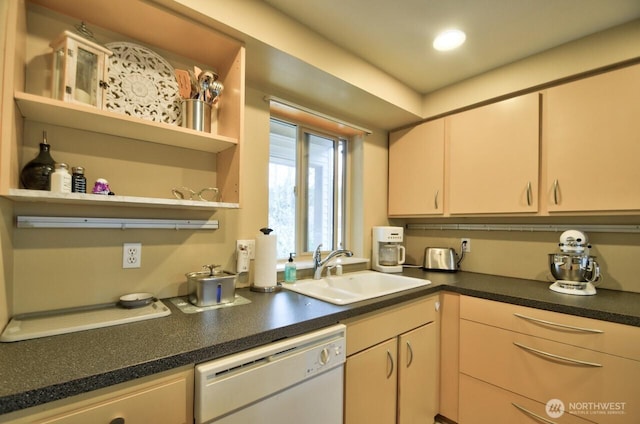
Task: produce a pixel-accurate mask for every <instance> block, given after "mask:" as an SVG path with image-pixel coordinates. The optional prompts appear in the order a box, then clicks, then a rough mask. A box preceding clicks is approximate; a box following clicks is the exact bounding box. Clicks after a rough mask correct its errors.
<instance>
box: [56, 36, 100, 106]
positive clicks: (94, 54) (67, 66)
mask: <svg viewBox="0 0 640 424" xmlns="http://www.w3.org/2000/svg"><path fill="white" fill-rule="evenodd" d="M50 45H51V47H52V48H53V83H52V92H53V98H54V99H58V100H64V101H66V102H71V103H79V104H84V105H91V106H95V107H97V108H99V109H102V108H103V106H104V102H105V99H106V95H105V93H106V89H107V87H108V85H107V81H108V73H109V57H110V56H111V55H112V53H111V51H110V50H109V49H107V48H105V47H103V46H101V45H99V44H97V43H95V42H93V41H91V40H88V39H86V38H84V37H82V36H80V35H78V34H74V33H73V32H71V31H64V32H63V33H62V34H60V36H59V37H58V38H56V39H55V40H54V41H52V42H51V44H50Z"/></svg>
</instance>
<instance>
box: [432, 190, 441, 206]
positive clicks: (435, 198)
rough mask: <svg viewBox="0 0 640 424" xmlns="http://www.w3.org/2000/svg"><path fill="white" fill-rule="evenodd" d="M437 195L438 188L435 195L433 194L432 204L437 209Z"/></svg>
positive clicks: (438, 192)
mask: <svg viewBox="0 0 640 424" xmlns="http://www.w3.org/2000/svg"><path fill="white" fill-rule="evenodd" d="M438 195H440V189H438V190H436V195H435V196H433V205H434V206H435V207H436V210H437V209H438Z"/></svg>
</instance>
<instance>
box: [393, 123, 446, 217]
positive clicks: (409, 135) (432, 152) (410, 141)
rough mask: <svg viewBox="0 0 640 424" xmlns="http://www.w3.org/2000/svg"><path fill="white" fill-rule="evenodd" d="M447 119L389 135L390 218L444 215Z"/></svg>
mask: <svg viewBox="0 0 640 424" xmlns="http://www.w3.org/2000/svg"><path fill="white" fill-rule="evenodd" d="M444 194H445V193H444V119H437V120H435V121H430V122H425V123H423V124H420V125H418V126H416V127H412V128H410V129H406V130H400V131H396V132H393V133H391V134H390V135H389V197H388V198H389V208H388V214H389V216H396V217H401V216H422V215H442V213H443V212H444Z"/></svg>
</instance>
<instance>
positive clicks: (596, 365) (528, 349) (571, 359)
mask: <svg viewBox="0 0 640 424" xmlns="http://www.w3.org/2000/svg"><path fill="white" fill-rule="evenodd" d="M513 344H514V345H516V346H518V347H519V348H520V349H524V350H526V351H528V352H532V353H536V354H538V355H542V356H546V357H548V358H552V359H557V360H559V361H564V362H569V363H572V364H576V365H585V366H588V367H601V366H602V364H598V363H595V362H587V361H581V360H579V359H573V358H567V357H566V356H560V355H556V354H554V353H549V352H545V351H542V350H538V349H534V348H532V347H529V346H525V345H522V344H520V343H517V342H513Z"/></svg>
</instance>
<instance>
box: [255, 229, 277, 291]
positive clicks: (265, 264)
mask: <svg viewBox="0 0 640 424" xmlns="http://www.w3.org/2000/svg"><path fill="white" fill-rule="evenodd" d="M265 230H269V231H266V234H264V233H265ZM260 231H263V233H261V234H258V235H257V236H256V252H255V255H256V259H255V273H254V275H255V276H254V279H253V285H254V286H256V287H275V286H276V283H277V270H276V265H277V258H276V236H275V234H269V232H271V230H270V229H268V228H267V229H265V228H263V229H261V230H260Z"/></svg>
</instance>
